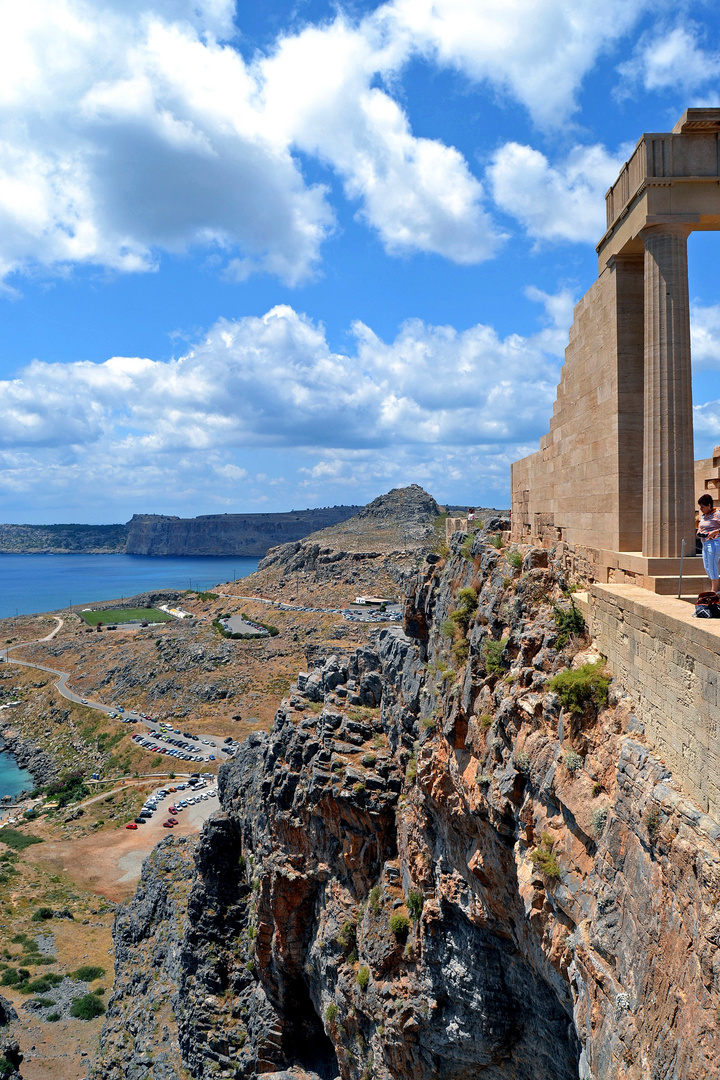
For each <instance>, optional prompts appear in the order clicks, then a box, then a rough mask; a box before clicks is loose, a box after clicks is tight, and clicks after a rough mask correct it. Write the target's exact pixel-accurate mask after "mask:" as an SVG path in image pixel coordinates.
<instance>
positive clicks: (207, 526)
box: [0, 506, 362, 557]
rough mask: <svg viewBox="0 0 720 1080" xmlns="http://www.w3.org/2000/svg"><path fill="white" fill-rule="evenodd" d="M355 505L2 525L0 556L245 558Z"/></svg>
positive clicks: (344, 515)
mask: <svg viewBox="0 0 720 1080" xmlns="http://www.w3.org/2000/svg"><path fill="white" fill-rule="evenodd" d="M361 509H362V507H360V506H329V507H320V508H317V509H313V510H291V511H289V512H288V513H281V514H203V515H201V516H200V517H195V518H181V517H172V516H166V515H163V514H133V516H132V518H131V519H130V521H128V522H127V523H126V524H124V525H122V524H118V525H81V524H63V525H1V524H0V554H14V555H76V554H77V555H175V556H188V555H204V556H209V555H219V556H234V555H249V556H257V557H262V556H264V555H266V554H267V552H268V551H269V550H270V548H271V547H275V546H276V545H278V544H286V543H290V542H292V541H295V540H302V539H303V538H304V537H306V536H309V535H310V533H313V532H317V531H318V530H319V529H325V528H327V527H328V526H329V525H337V524H338V523H339V522H341V521H347V520H348V518H351V517H354V515H355V514H357V513H358V511H359V510H361Z"/></svg>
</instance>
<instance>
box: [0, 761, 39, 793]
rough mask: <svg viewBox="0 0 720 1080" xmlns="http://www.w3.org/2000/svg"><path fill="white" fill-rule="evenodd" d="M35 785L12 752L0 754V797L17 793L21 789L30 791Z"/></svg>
mask: <svg viewBox="0 0 720 1080" xmlns="http://www.w3.org/2000/svg"><path fill="white" fill-rule="evenodd" d="M34 787H35V784H34V782H33V778H32V776H31V775H30V773H29V772H28V771H27V769H21V768H20V766H19V765H18V764H17V763H16V761H15V758H14V757H13V756H12V754H5V753H1V754H0V797H2V796H3V795H19V794H20V792H21V791H32V789H33V788H34Z"/></svg>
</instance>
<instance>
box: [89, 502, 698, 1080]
mask: <svg viewBox="0 0 720 1080" xmlns="http://www.w3.org/2000/svg"><path fill="white" fill-rule="evenodd" d="M488 524H489V525H490V527H494V528H498V529H500V528H502V527H503V523H502V522H495V523H488ZM493 541H494V542H493ZM496 545H497V546H496ZM431 558H432V559H434V561H429V562H427V563H426V564H425V566H424V568H423V569H422V570H421V571H420V572H419V573H418V574H417V577H416V578H415V580H414V581H413V582H412V585H411V588H410V590H409V593H408V598H407V603H406V616H405V626H404V629H403V630H401V629H400V628H383V629H381V630H379V631H378V632H377V634H376V636H375V639H374V642H373V645H372V647H362V648H360V649H358V650H356V651H355V652H354V653H353V654H352V655H351V656H350V657H349V658H346V659H341V658H336V657H327V658H326V659H325V661H324V662H323V663H322V664H321V665H320V666H318V667H316V668H315V669H313V670H311V671H308V672H304V673H301V675H300V676H299V677H298V679H297V682H296V684H295V685H294V686H293V687H292V688H291V691H290V694H289V696H288V697H287V698H286V699H285V700H284V701H283V703H282V705H281V706H280V708H279V709H278V712H277V716H276V720H275V724H274V727H273V730H272V732H270V733H269V734H261V733H255V734H253V735H252V736H250V738H249V739H248V740H246V742H245V743H244V744H243V746H242V748H241V751H240V753H239V755H238V756H237V757H236V759H235V760H234V761H233V762H231V763H229V764H227V765H224V766H223V767H222V769H221V771H220V791H221V804H222V811H221V812H219V813H218V814H217V815H216V816H215V818H214V819H212V820H211V821H210V822H209V823H208V825H207V826H206V828H205V830H204V832H203V834H202V836H201V838H200V839H199V841H197V842H195V843H194V844H192V843H188V842H182V843H180V844H178V842H177V841H175V840H174V839H172V838H169V839H168V840H166V841H164V842H163V843H162V844H161V845H159V847H158V848H157V849H156V851H155V853H154V854H153V856H152V857H151V858H150V859H149V860H148V861H147V863H146V864H145V867H144V870H143V877H142V881H141V885H140V888H139V890H138V895H137V897H136V899H135V900H134V901H133V902H132V903H131V904H129V905H128V906H127V907H126V908H125V909H124V910H123V911H122V912H121V914H120V915H119V916H118V919H117V923H116V928H115V943H116V979H115V987H114V992H113V996H112V998H111V1000H110V1002H109V1008H108V1014H107V1020H106V1024H105V1028H104V1032H103V1037H102V1044H101V1054H100V1059H99V1064H98V1066H97V1068H96V1071H95V1072H94V1073H93V1074H92V1075H93V1077H94V1078H95V1080H99V1078H100V1077H102V1078H103V1080H121V1078H122V1080H125V1078H128V1080H135V1078H138V1080H139V1078H140V1077H145V1076H147V1075H148V1066H149V1065H150V1064H152V1068H153V1072H152V1075H153V1076H154V1077H157V1078H158V1080H184V1078H185V1077H187V1076H191V1077H194V1078H200V1077H202V1078H210V1077H227V1078H230V1077H234V1078H242V1080H251V1078H253V1077H256V1076H258V1075H263V1076H269V1077H275V1078H276V1080H280V1078H285V1080H290V1078H291V1077H301V1076H310V1077H316V1078H317V1077H320V1078H323V1080H325V1078H327V1080H333V1078H334V1077H336V1076H340V1077H342V1080H370V1078H375V1080H394V1078H397V1077H400V1076H402V1077H403V1078H410V1080H436V1078H437V1077H443V1078H447V1080H471V1078H475V1077H476V1076H478V1075H480V1074H481V1075H482V1076H483V1077H486V1078H488V1080H565V1078H567V1080H577V1078H579V1080H610V1078H612V1080H619V1078H626V1080H656V1078H657V1080H659V1078H661V1077H662V1078H663V1080H694V1078H697V1080H700V1078H705V1077H710V1076H713V1075H716V1072H717V1060H718V1054H719V1052H720V1033H719V1031H718V1025H717V1016H718V1008H719V1007H720V917H719V916H718V897H719V896H720V828H719V827H718V826H717V825H716V824H715V823H714V822H713V821H711V820H710V819H709V818H707V817H706V816H704V815H703V814H702V813H701V812H700V811H699V810H698V809H697V808H696V807H694V806H693V805H692V803H691V802H690V800H689V799H688V798H687V797H685V796H684V794H683V792H682V791H681V790H679V789H678V788H677V785H675V784H674V782H673V779H672V776H671V775H670V774H669V772H668V770H667V769H666V768H665V766H664V764H663V762H662V761H661V760H660V758H659V757H658V755H657V754H656V753H654V752H653V750H652V749H651V747H650V746H649V745H648V743H647V742H646V740H645V738H644V733H643V729H642V725H641V724H640V722H639V721H638V719H637V717H636V716H635V713H634V709H633V702H632V700H630V699H629V698H628V697H627V696H625V695H624V694H623V693H622V692H621V691H620V690H619V689H618V687H617V686H616V685H615V684H613V683H612V682H611V681H610V680H609V679H607V678H606V677H604V676H603V674H602V662H601V658H600V657H599V656H598V655H597V654H596V653H595V652H594V651H593V649H592V646H591V644H590V643H589V642H588V641H587V640H583V638H582V635H581V625H580V623H579V621H578V617H577V613H576V612H575V611H574V608H573V606H572V603H571V599H570V598H569V595H568V592H567V589H568V586H569V585H570V582H568V580H567V579H566V578H564V577H563V574H562V571H561V569H560V568H559V567H557V566H554V565H553V564H552V562H549V561H548V553H547V552H545V551H542V550H540V549H535V548H522V549H519V550H518V549H514V550H512V551H510V550H508V549H506V548H504V547H502V542H501V540H500V534H499V533H496V534H495V535H494V536H489V535H488V534H487V533H483V532H478V533H476V534H475V535H474V537H473V536H470V537H467V536H465V535H464V534H455V536H454V537H453V540H452V543H451V550H450V552H449V553H448V555H447V557H446V558H438V557H437V556H433V557H431ZM572 672H574V673H575V675H574V676H573V675H572V674H571V673H572ZM563 673H564V680H563V679H561V680H560V681H558V680H557V678H556V677H557V676H558V675H561V674H563ZM177 882H179V883H180V884H179V885H178V884H177ZM288 1070H289V1071H288Z"/></svg>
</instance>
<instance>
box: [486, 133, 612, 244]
mask: <svg viewBox="0 0 720 1080" xmlns="http://www.w3.org/2000/svg"><path fill="white" fill-rule="evenodd" d="M629 149H630V148H629V147H623V148H621V150H620V151H619V153H617V154H614V155H613V154H610V153H608V151H607V150H606V149H605V147H604V146H577V147H575V149H574V150H572V151H571V153H570V154H568V156H567V158H566V159H565V161H564V162H563V163H562V164H560V165H557V166H553V165H551V164H550V162H549V161H548V159H547V158H546V157H545V155H544V154H542V153H540V151H539V150H534V149H533V148H532V147H530V146H522V145H520V144H519V143H516V142H510V143H505V145H504V146H501V147H500V149H499V150H498V151H497V152H496V153H495V156H494V158H493V160H492V163H491V164H490V166H489V167H488V170H487V178H488V182H489V185H490V189H491V191H492V195H493V198H494V200H495V202H496V203H497V205H498V206H499V207H500V208H501V209H502V210H504V211H505V212H506V213H508V214H511V215H512V216H513V217H515V218H517V219H518V220H519V221H520V222H521V223H522V224H523V225H524V227H525V229H526V230H527V232H528V234H529V235H530V236H532V237H533V238H534V239H536V240H549V241H571V242H575V243H597V241H598V240H599V239H600V237H601V236H602V235H603V233H604V232H605V228H606V222H605V192H606V191H607V189H608V187H609V186H610V184H611V183H612V182H613V180H614V179H615V177H616V176H617V174H618V172H619V170H620V168H621V166H622V164H623V162H624V161H625V159H626V157H627V155H628V152H629Z"/></svg>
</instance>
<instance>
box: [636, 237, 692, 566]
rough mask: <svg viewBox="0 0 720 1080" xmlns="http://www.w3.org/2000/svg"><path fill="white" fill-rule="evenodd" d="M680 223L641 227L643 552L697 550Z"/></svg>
mask: <svg viewBox="0 0 720 1080" xmlns="http://www.w3.org/2000/svg"><path fill="white" fill-rule="evenodd" d="M689 233H690V229H689V228H688V227H687V226H685V225H654V226H650V227H649V228H647V229H643V230H642V232H641V233H640V237H641V239H642V241H643V244H644V245H645V365H644V376H645V391H644V446H643V539H642V550H643V554H644V555H647V556H650V557H654V558H675V557H677V556H678V555H679V554H680V550H681V542H682V540H683V539H684V540H685V550H686V552H687V553H688V554H694V553H695V481H694V460H693V417H692V371H691V363H690V299H689V295H688V267H687V238H688V235H689Z"/></svg>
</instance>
